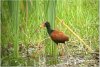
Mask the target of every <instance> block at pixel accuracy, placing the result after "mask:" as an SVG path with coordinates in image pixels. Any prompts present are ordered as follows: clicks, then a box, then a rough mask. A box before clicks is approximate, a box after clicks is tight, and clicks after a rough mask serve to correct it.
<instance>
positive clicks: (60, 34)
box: [51, 30, 67, 41]
mask: <svg viewBox="0 0 100 67" xmlns="http://www.w3.org/2000/svg"><path fill="white" fill-rule="evenodd" d="M51 38H52V39H53V40H58V41H59V40H66V39H67V36H66V35H65V34H64V33H63V32H59V31H56V30H55V31H53V32H52V33H51Z"/></svg>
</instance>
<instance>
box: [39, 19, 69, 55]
mask: <svg viewBox="0 0 100 67" xmlns="http://www.w3.org/2000/svg"><path fill="white" fill-rule="evenodd" d="M41 27H46V28H47V32H48V34H49V36H50V37H51V39H52V41H54V42H55V43H56V44H57V46H58V43H64V44H65V41H69V37H68V36H66V35H65V34H64V33H63V32H61V31H57V30H53V29H52V28H51V26H50V23H49V22H48V21H46V22H45V23H43V24H42V26H41ZM58 48H59V46H58ZM62 48H63V49H64V47H62ZM63 54H64V52H63V53H62V54H60V55H63Z"/></svg>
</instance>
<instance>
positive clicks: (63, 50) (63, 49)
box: [61, 44, 65, 56]
mask: <svg viewBox="0 0 100 67" xmlns="http://www.w3.org/2000/svg"><path fill="white" fill-rule="evenodd" d="M61 47H62V51H61V53H62V56H64V54H65V48H64V45H63V44H62V45H61Z"/></svg>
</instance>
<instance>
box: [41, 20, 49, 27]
mask: <svg viewBox="0 0 100 67" xmlns="http://www.w3.org/2000/svg"><path fill="white" fill-rule="evenodd" d="M40 27H42V28H44V27H50V23H49V22H48V21H46V22H44V23H43V24H42V25H41V26H40Z"/></svg>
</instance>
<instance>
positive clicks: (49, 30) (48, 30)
mask: <svg viewBox="0 0 100 67" xmlns="http://www.w3.org/2000/svg"><path fill="white" fill-rule="evenodd" d="M47 32H48V34H49V35H50V34H51V33H52V32H53V30H52V29H51V27H47Z"/></svg>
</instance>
